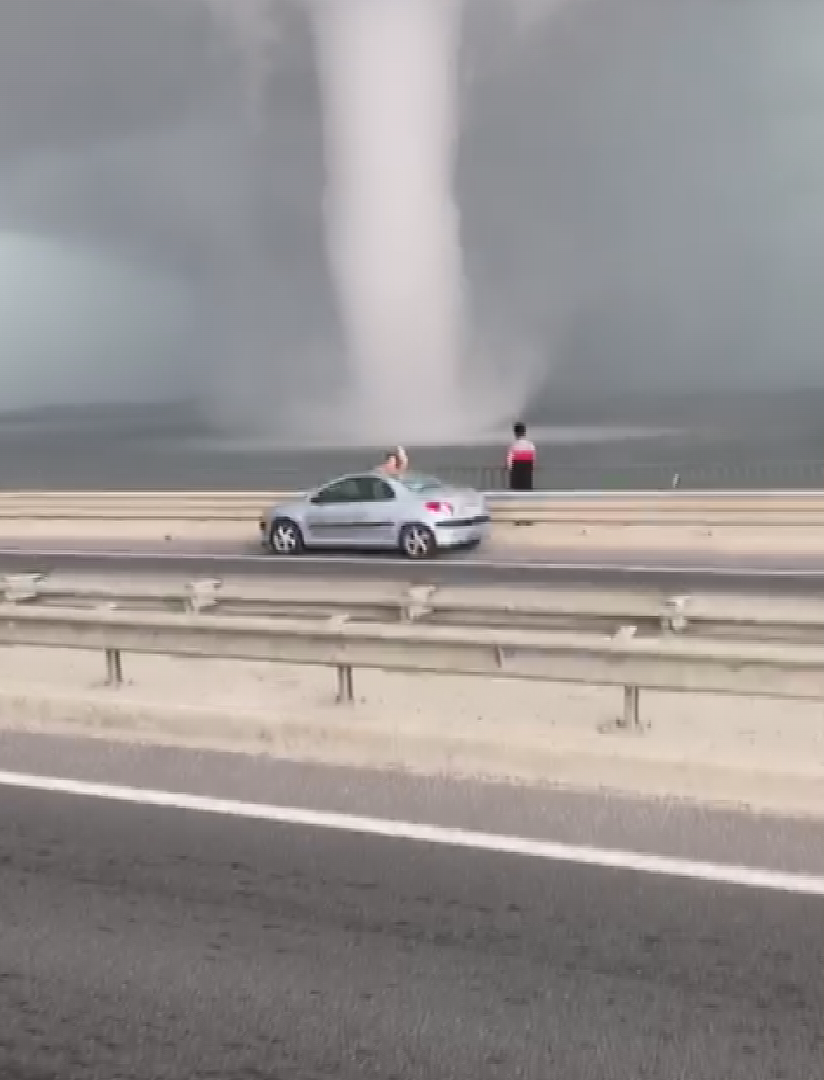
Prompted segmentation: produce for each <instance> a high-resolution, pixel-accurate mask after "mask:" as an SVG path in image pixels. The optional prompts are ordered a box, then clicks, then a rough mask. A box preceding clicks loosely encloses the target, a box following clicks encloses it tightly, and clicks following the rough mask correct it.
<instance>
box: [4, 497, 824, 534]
mask: <svg viewBox="0 0 824 1080" xmlns="http://www.w3.org/2000/svg"><path fill="white" fill-rule="evenodd" d="M294 494H295V493H294V492H291V493H290V492H237V491H235V492H218V491H215V492H151V491H133V492H31V491H29V492H26V491H17V492H0V520H7V521H14V520H18V521H21V520H44V521H71V520H77V521H101V522H105V521H109V522H114V521H121V522H122V521H201V522H208V521H227V522H231V521H246V520H248V521H250V522H251V521H255V520H257V518H258V516H259V515H260V513H261V512H262V511H263V510H265V509H266V508H267V507H269V506H271V505H272V504H274V503H276V502H278V501H282V500H284V499H287V498H290V497H291V496H293V495H294ZM486 499H487V503H488V505H489V508H490V510H491V513H492V517H493V520H495V521H497V522H502V523H506V522H514V521H523V520H527V521H534V522H536V523H553V522H555V523H558V524H583V525H586V524H591V525H621V524H625V525H655V526H658V525H673V526H675V525H677V526H685V525H718V526H742V527H752V526H753V525H766V526H770V527H771V528H773V527H781V528H797V527H799V526H810V525H821V524H824V492H812V493H810V492H759V493H757V494H753V493H752V492H706V493H703V492H694V491H683V492H679V491H666V492H645V493H641V492H626V493H621V494H614V493H611V492H580V493H576V494H570V493H569V492H534V493H532V494H531V495H529V496H526V497H525V496H523V495H521V494H516V493H508V492H499V491H495V492H487V493H486Z"/></svg>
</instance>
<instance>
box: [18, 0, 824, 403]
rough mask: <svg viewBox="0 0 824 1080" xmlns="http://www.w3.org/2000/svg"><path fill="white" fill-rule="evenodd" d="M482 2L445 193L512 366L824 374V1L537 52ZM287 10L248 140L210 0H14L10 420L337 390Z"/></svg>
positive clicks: (683, 377)
mask: <svg viewBox="0 0 824 1080" xmlns="http://www.w3.org/2000/svg"><path fill="white" fill-rule="evenodd" d="M512 2H515V3H517V0H506V3H507V4H510V3H512ZM529 2H530V3H531V4H533V5H534V6H536V5H538V4H539V3H540V0H529ZM469 6H470V8H471V13H470V18H469V25H468V27H467V35H466V49H465V55H464V67H465V70H464V93H465V103H464V104H465V112H464V133H463V139H462V143H461V149H460V157H459V174H458V190H459V196H460V205H461V210H462V215H463V216H462V224H463V236H464V243H465V249H466V253H467V265H468V268H469V276H470V281H471V284H472V296H473V300H474V306H475V311H476V313H477V321H478V326H479V328H480V332H481V335H482V336H485V337H486V338H488V340H489V341H490V342H491V343H493V344H494V347H495V348H496V349H500V356H501V363H502V364H505V363H506V357H507V350H508V349H510V348H511V349H513V350H517V349H521V348H524V349H528V350H531V351H535V352H537V353H538V354H539V355H540V357H541V366H542V369H543V370H544V371H545V372H546V375H547V381H546V383H545V386H544V389H543V392H544V393H546V394H549V395H550V396H551V397H553V398H558V399H563V398H564V396H569V397H571V398H582V399H584V400H587V399H591V400H593V401H594V400H596V399H598V398H603V397H604V396H605V395H609V394H611V393H616V392H618V391H622V392H627V391H628V392H637V393H639V394H641V393H646V392H650V391H659V390H662V391H669V390H676V391H680V390H712V389H713V388H714V387H717V386H724V387H736V388H737V387H741V388H742V389H752V388H757V387H760V386H769V385H778V386H784V387H790V388H792V387H794V386H800V387H804V386H806V385H809V384H815V385H821V383H822V382H824V380H823V379H822V371H823V370H824V365H822V357H824V304H822V296H824V199H823V198H822V191H824V44H822V42H824V5H822V4H821V2H820V0H738V2H734V0H569V2H568V3H567V4H562V5H559V7H558V9H557V10H556V12H555V14H554V15H553V17H552V18H551V19H550V18H544V19H541V18H538V17H537V16H536V21H535V22H534V23H533V24H532V25H531V26H530V29H529V32H528V34H526V35H524V36H523V37H521V38H518V37H517V36H516V35H515V34H514V33H513V32H512V30H513V27H512V21H511V20H510V19H509V18H508V16H507V15H506V14H505V11H506V7H505V5H504V0H475V2H474V3H473V2H472V0H470V5H469ZM280 14H281V21H280V26H279V31H280V38H279V42H278V43H277V46H276V47H275V49H274V52H273V56H272V67H271V71H270V76H269V79H268V84H267V87H266V95H265V115H264V116H263V118H262V120H261V123H260V127H259V128H258V129H256V130H255V131H252V130H251V129H244V119H245V117H246V116H247V115H248V114H247V113H245V112H244V98H243V92H242V88H243V81H242V78H241V73H240V71H239V68H238V64H237V54H236V53H235V52H233V51H232V49H231V48H230V47H229V42H228V40H227V39H226V37H225V35H223V36H221V34H219V33H217V32H216V30H215V26H214V22H213V20H212V19H211V17H210V16H209V14H208V12H207V10H206V8H205V7H204V5H203V4H202V3H199V2H198V0H176V2H173V0H3V2H2V4H0V364H2V372H3V380H2V383H1V384H0V407H16V406H19V405H30V404H36V403H39V402H43V403H53V402H55V401H61V400H72V401H85V400H100V399H114V398H118V397H119V398H122V399H125V400H137V399H140V398H164V397H169V398H171V397H175V396H179V395H190V396H198V395H201V394H204V393H207V391H208V390H209V388H212V390H213V391H214V392H216V393H219V394H220V395H221V396H222V397H224V398H227V399H229V398H234V399H235V407H236V409H237V410H239V413H240V415H241V416H242V417H243V416H245V415H247V414H248V415H249V416H250V417H251V414H252V412H253V411H254V410H255V409H256V408H259V407H262V409H263V411H264V412H265V411H268V410H270V409H273V410H274V409H276V408H277V407H279V406H282V405H284V404H285V406H286V407H287V408H288V407H289V403H290V402H294V401H295V400H300V399H303V398H305V397H306V395H307V394H308V393H309V392H310V388H311V387H312V386H313V385H314V386H317V385H318V384H319V383H320V384H322V386H323V387H324V388H325V390H326V392H327V393H331V394H334V393H336V392H337V390H336V388H339V386H340V382H341V379H342V377H343V376H342V373H343V365H342V362H341V355H340V353H341V349H340V339H339V335H338V331H337V325H336V319H335V315H334V307H333V298H332V293H331V289H330V284H329V280H328V275H327V272H326V266H325V259H324V247H323V236H322V223H321V205H322V204H321V200H322V190H323V177H322V167H321V165H322V163H321V144H320V130H319V122H318V106H317V85H316V77H315V72H314V67H313V58H312V52H311V47H310V41H309V34H308V27H307V22H306V19H305V17H304V15H303V14H301V12H300V11H299V9H298V8H297V7H296V6H294V5H291V4H290V5H281V12H280ZM503 24H505V25H506V28H507V33H506V34H501V33H499V32H498V29H499V28H500V26H501V25H503ZM261 403H263V404H262V406H261ZM275 403H277V404H275Z"/></svg>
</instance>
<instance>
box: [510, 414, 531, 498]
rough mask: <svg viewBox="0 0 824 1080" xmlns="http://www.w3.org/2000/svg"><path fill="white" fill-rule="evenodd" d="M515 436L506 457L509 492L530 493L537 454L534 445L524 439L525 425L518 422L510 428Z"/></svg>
mask: <svg viewBox="0 0 824 1080" xmlns="http://www.w3.org/2000/svg"><path fill="white" fill-rule="evenodd" d="M512 432H513V434H514V436H515V439H514V441H513V442H512V443H511V444H510V447H509V451H508V452H507V455H506V471H507V479H508V480H509V490H510V491H532V485H533V482H534V480H535V462H536V460H537V457H538V453H537V451H536V449H535V444H534V443H533V442H532V441H531V440H530V439H528V438H527V437H526V424H522V423H521V422H520V421H519V422H518V423H517V424H515V426H514V427H513V428H512Z"/></svg>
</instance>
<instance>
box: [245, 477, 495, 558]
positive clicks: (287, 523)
mask: <svg viewBox="0 0 824 1080" xmlns="http://www.w3.org/2000/svg"><path fill="white" fill-rule="evenodd" d="M488 530H489V511H488V509H487V507H486V502H485V500H484V496H483V495H482V494H481V493H480V492H478V491H472V490H471V489H466V488H456V487H451V486H450V485H448V484H444V483H442V482H441V481H440V480H436V479H435V478H434V477H431V476H420V475H418V474H416V473H405V474H404V475H402V476H390V475H386V474H384V473H381V472H366V473H353V474H351V475H349V476H342V477H340V478H339V479H337V480H332V481H331V482H330V483H328V484H324V485H323V486H322V487H319V488H316V489H315V490H314V491H310V492H308V493H307V494H305V495H299V496H296V497H295V498H293V499H289V500H288V501H287V502H282V503H278V504H277V505H276V506H273V507H272V508H271V509H270V510H268V511H266V512H265V513H264V514H263V515H262V516H261V520H260V537H261V541H262V542H263V544H264V545H265V546H266V547H268V548H269V549H270V550H271V551H273V552H274V553H275V554H277V555H298V554H300V552H301V551H303V550H304V549H306V548H354V549H361V548H363V549H366V548H379V549H387V550H389V549H397V550H399V551H400V552H401V553H402V554H403V555H405V556H406V557H407V558H408V559H428V558H432V557H433V556H435V555H436V554H437V553H438V552H439V551H441V550H443V549H446V548H456V547H463V546H467V547H468V546H470V545H475V544H478V543H480V542H481V540H483V539H484V537H485V536H486V534H487V532H488Z"/></svg>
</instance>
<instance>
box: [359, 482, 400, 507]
mask: <svg viewBox="0 0 824 1080" xmlns="http://www.w3.org/2000/svg"><path fill="white" fill-rule="evenodd" d="M358 485H359V487H360V491H361V498H362V499H363V501H364V502H390V501H391V500H392V499H394V498H395V492H394V491H393V489H392V485H391V484H387V482H386V481H385V480H382V479H381V478H380V477H379V476H361V477H360V479H359V481H358Z"/></svg>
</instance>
